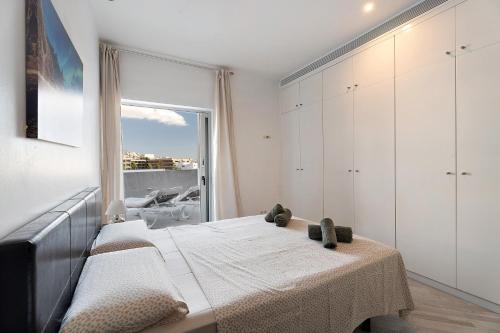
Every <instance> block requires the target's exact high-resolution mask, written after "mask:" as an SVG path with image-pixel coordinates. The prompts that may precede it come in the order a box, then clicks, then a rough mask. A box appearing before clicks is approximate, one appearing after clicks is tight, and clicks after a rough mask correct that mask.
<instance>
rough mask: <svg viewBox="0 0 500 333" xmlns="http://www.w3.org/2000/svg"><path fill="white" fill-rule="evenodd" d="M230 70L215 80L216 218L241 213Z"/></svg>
mask: <svg viewBox="0 0 500 333" xmlns="http://www.w3.org/2000/svg"><path fill="white" fill-rule="evenodd" d="M229 77H230V73H229V72H228V71H226V70H224V69H222V70H218V71H217V73H216V81H215V113H214V135H213V142H214V147H213V164H214V167H213V185H214V191H213V203H214V205H213V206H214V218H215V220H221V219H228V218H233V217H239V216H240V212H241V207H240V206H241V200H240V189H239V184H238V175H237V171H238V168H237V163H236V150H235V142H234V132H233V129H234V126H233V108H232V103H231V87H230V82H229Z"/></svg>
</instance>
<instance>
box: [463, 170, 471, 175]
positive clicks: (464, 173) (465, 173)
mask: <svg viewBox="0 0 500 333" xmlns="http://www.w3.org/2000/svg"><path fill="white" fill-rule="evenodd" d="M461 175H462V176H470V175H471V173H470V172H467V171H464V172H462V173H461Z"/></svg>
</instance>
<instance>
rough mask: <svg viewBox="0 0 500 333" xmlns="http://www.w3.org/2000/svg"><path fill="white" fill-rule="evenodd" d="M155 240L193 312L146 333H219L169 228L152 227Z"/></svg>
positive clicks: (209, 308)
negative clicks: (180, 319)
mask: <svg viewBox="0 0 500 333" xmlns="http://www.w3.org/2000/svg"><path fill="white" fill-rule="evenodd" d="M150 235H151V240H152V242H153V243H154V244H155V245H156V246H157V247H158V249H159V250H160V252H161V253H162V255H163V258H164V259H165V263H166V265H167V269H168V271H169V273H170V274H171V276H172V279H173V281H174V283H175V285H176V286H177V288H178V289H179V291H180V293H181V294H182V296H183V297H184V300H185V302H186V303H187V305H188V308H189V314H188V315H187V316H186V318H185V319H183V320H182V321H180V322H177V323H175V324H171V325H167V326H157V327H153V328H149V329H146V330H144V331H142V332H143V333H216V332H217V324H216V321H215V315H214V313H213V311H212V308H211V307H210V304H209V303H208V300H207V298H206V297H205V294H204V293H203V291H202V290H201V287H200V286H199V284H198V282H197V281H196V279H195V277H194V275H193V273H192V272H191V269H190V268H189V266H188V264H187V263H186V261H185V260H184V258H183V257H182V255H181V254H180V252H179V250H178V249H177V247H176V246H175V243H174V242H173V240H172V238H171V237H170V233H169V232H168V230H167V229H160V230H150Z"/></svg>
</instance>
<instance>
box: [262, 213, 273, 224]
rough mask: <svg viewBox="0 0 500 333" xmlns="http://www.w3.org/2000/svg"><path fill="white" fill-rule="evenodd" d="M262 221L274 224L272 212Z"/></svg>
mask: <svg viewBox="0 0 500 333" xmlns="http://www.w3.org/2000/svg"><path fill="white" fill-rule="evenodd" d="M264 219H265V220H266V222H274V217H273V213H272V212H269V213H267V215H266V217H265V218H264Z"/></svg>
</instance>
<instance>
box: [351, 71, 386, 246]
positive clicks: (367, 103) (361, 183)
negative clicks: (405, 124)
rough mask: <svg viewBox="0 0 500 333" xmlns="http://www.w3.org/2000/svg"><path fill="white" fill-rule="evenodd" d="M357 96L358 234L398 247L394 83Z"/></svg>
mask: <svg viewBox="0 0 500 333" xmlns="http://www.w3.org/2000/svg"><path fill="white" fill-rule="evenodd" d="M354 96H355V97H354V169H355V174H354V205H355V213H354V215H355V230H356V233H358V234H360V235H361V236H365V237H368V238H371V239H374V240H376V241H379V242H382V243H384V244H387V245H389V246H395V243H394V239H395V214H394V210H395V188H394V185H395V184H394V81H393V80H386V81H384V82H381V83H379V84H376V85H373V86H371V87H368V88H364V89H358V90H356V91H355V93H354Z"/></svg>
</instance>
